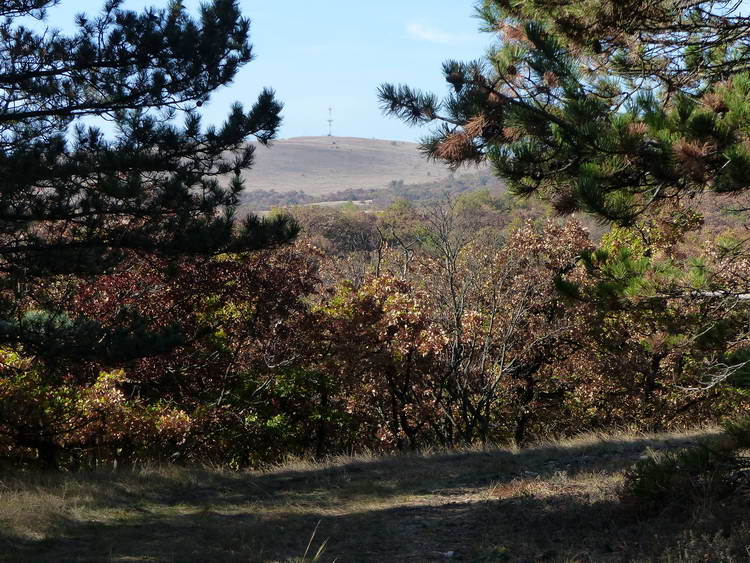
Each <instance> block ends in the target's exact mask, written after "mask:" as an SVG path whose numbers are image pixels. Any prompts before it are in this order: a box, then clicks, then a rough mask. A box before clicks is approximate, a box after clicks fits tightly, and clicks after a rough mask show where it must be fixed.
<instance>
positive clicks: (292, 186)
mask: <svg viewBox="0 0 750 563" xmlns="http://www.w3.org/2000/svg"><path fill="white" fill-rule="evenodd" d="M417 147H418V145H417V144H416V143H406V142H401V141H384V140H380V139H360V138H353V137H296V138H292V139H281V140H278V141H275V142H274V143H273V145H272V146H271V148H266V147H262V146H259V147H258V148H257V150H256V153H255V155H256V158H255V166H254V167H253V168H252V170H250V171H248V173H247V174H246V176H245V180H246V186H247V188H246V189H247V191H252V190H275V191H278V192H291V191H299V192H304V193H306V194H309V195H312V196H321V195H325V194H329V193H334V192H339V191H341V190H348V189H379V188H386V187H388V185H389V183H390V182H391V181H393V180H402V181H403V182H404V184H407V185H410V184H423V183H430V182H434V181H439V180H442V179H445V178H447V177H449V176H450V175H451V171H450V170H449V169H448V168H447V167H445V166H443V165H441V164H437V163H434V162H428V161H427V159H426V158H425V157H424V156H423V155H422V154H421V153H420V152H419V150H418V148H417ZM470 171H471V172H474V173H476V169H470Z"/></svg>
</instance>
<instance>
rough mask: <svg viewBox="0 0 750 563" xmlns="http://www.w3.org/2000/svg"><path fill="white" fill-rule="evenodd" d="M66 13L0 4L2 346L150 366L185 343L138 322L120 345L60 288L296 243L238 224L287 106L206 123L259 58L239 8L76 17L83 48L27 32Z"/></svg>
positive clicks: (14, 0) (59, 36) (290, 233)
mask: <svg viewBox="0 0 750 563" xmlns="http://www.w3.org/2000/svg"><path fill="white" fill-rule="evenodd" d="M54 4H57V1H56V0H0V16H2V18H3V19H2V23H0V107H1V108H2V109H0V143H1V145H0V346H3V345H6V346H8V345H11V346H19V345H21V346H23V347H24V348H25V349H26V350H28V351H30V352H33V353H35V354H43V355H46V356H49V357H56V356H65V355H67V356H74V357H75V356H76V355H79V356H80V355H82V354H84V353H85V355H86V357H91V358H96V357H101V358H104V357H109V358H110V359H117V358H119V359H122V358H125V357H128V356H137V355H147V354H149V353H154V352H156V351H159V350H164V349H166V348H167V347H168V346H169V345H170V342H172V343H174V342H175V341H176V340H177V337H176V335H175V334H174V333H170V335H166V334H165V335H161V336H160V337H157V335H149V334H147V333H146V332H144V331H143V330H142V329H140V328H139V326H142V323H139V322H138V321H137V320H136V319H132V322H131V323H130V325H129V326H128V327H125V328H120V329H119V330H118V331H115V332H116V333H113V332H111V331H110V332H107V331H105V330H104V329H103V328H102V327H99V326H98V325H97V323H96V322H95V321H93V320H91V319H85V318H70V317H69V316H67V315H64V314H62V313H61V310H62V309H63V307H61V306H60V301H61V300H62V299H64V298H65V292H64V291H62V290H61V288H60V282H61V280H69V279H86V277H87V276H94V275H97V274H99V273H102V272H105V271H107V270H111V269H112V268H113V267H115V266H116V265H117V264H118V263H120V262H121V261H122V260H123V259H124V257H126V256H127V255H128V253H134V252H135V253H140V254H144V255H153V256H159V257H166V258H172V257H179V256H185V255H211V254H217V253H222V252H227V251H233V252H234V251H246V250H254V249H259V248H263V247H266V246H269V245H274V244H279V243H283V242H286V241H288V240H290V239H291V238H293V237H294V235H295V234H296V230H297V228H296V225H295V224H294V222H293V221H291V220H289V219H288V218H285V217H283V216H282V217H277V218H275V219H273V220H263V219H260V218H258V217H254V216H250V217H248V218H246V219H244V220H242V221H239V220H238V219H237V218H236V215H235V211H236V208H237V206H238V205H239V196H240V193H241V191H242V189H243V181H242V178H241V176H240V174H241V172H242V171H244V170H247V169H248V168H250V166H251V165H252V162H253V145H251V144H248V143H247V142H246V141H247V140H248V139H249V138H250V137H254V138H255V139H257V141H259V142H260V143H261V144H268V143H269V142H270V141H271V140H272V139H273V138H274V136H275V134H276V132H277V129H278V127H279V125H280V121H281V118H280V112H281V109H282V106H281V105H280V103H279V102H278V101H277V100H276V99H275V95H274V92H273V91H272V90H269V89H266V90H264V91H263V92H262V93H261V94H260V96H259V97H258V99H257V101H256V102H255V103H254V104H253V105H252V107H250V108H249V109H243V107H242V106H241V105H240V104H235V105H234V106H233V107H232V108H231V110H230V112H229V116H228V118H227V119H226V121H225V122H224V123H223V125H221V126H219V127H216V126H209V127H204V126H203V125H202V123H201V118H200V116H199V114H198V108H199V107H200V106H202V105H203V104H204V103H205V102H206V101H208V99H209V96H210V94H211V93H212V92H213V91H214V90H216V89H217V88H219V87H221V86H224V85H227V84H229V83H230V82H231V81H232V79H233V78H234V77H235V75H236V74H237V71H238V70H239V69H240V67H241V66H243V65H244V64H245V63H247V62H249V61H251V60H252V58H253V53H252V48H251V45H250V44H249V42H248V39H249V26H250V22H249V20H248V19H246V18H244V17H243V16H242V15H241V14H240V12H239V8H238V4H237V2H236V0H213V1H212V2H210V3H206V4H204V5H203V6H202V7H201V9H200V17H199V18H198V19H193V18H191V17H190V15H189V14H188V13H187V11H186V10H185V8H184V7H183V6H182V3H181V2H180V1H178V0H175V1H172V2H170V4H169V6H168V7H167V8H165V9H147V10H145V11H143V12H140V13H138V12H133V11H129V10H125V9H123V8H122V7H121V4H122V0H107V2H106V4H105V5H104V7H103V10H102V11H101V13H100V14H99V15H98V16H96V17H94V18H91V19H90V18H88V17H86V16H84V15H80V16H77V20H76V31H75V33H73V34H72V35H65V34H64V33H62V32H59V31H49V30H47V31H45V32H40V31H36V29H37V28H38V26H31V27H29V25H28V22H29V18H30V17H33V18H37V19H39V20H44V18H45V8H48V7H50V6H52V5H54ZM96 120H106V121H107V122H108V124H109V125H108V127H106V129H107V130H108V132H107V133H105V132H103V131H102V130H101V128H100V127H97V126H95V125H92V121H93V122H94V123H95V122H96ZM66 305H69V304H66ZM126 316H127V315H125V317H126Z"/></svg>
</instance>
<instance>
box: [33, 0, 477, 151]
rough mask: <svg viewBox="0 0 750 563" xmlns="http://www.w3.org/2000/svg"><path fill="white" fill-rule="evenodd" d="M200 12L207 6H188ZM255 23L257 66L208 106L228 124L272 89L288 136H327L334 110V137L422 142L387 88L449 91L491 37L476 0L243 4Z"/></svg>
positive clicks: (94, 2)
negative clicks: (390, 110) (237, 110)
mask: <svg viewBox="0 0 750 563" xmlns="http://www.w3.org/2000/svg"><path fill="white" fill-rule="evenodd" d="M101 3H102V1H101V0H62V3H61V5H60V6H58V7H56V8H54V9H53V10H51V11H50V17H49V19H48V22H47V24H48V25H50V26H52V25H54V26H55V27H62V28H64V29H66V28H67V27H68V26H67V25H64V23H65V22H71V21H72V17H73V15H74V14H75V13H79V12H82V11H83V12H87V13H90V14H91V13H95V12H96V11H98V9H99V7H100V6H101ZM166 3H167V0H127V1H126V3H125V6H126V7H128V8H132V9H140V8H143V7H144V6H147V5H150V6H165V5H166ZM184 3H185V6H186V7H187V8H188V9H190V10H195V9H196V8H197V6H198V5H199V3H200V2H199V0H185V2H184ZM240 5H241V7H242V11H243V13H244V14H245V15H246V16H248V17H250V18H251V20H252V29H251V40H252V43H253V45H254V47H255V54H256V60H255V61H253V62H251V63H250V64H248V65H247V66H246V67H244V68H243V69H242V71H241V72H240V74H239V75H238V77H237V78H236V79H235V82H234V83H233V84H232V85H231V86H229V87H227V88H224V89H222V90H221V91H219V92H217V93H216V94H215V95H214V96H213V99H212V101H211V103H210V104H208V105H207V106H205V107H204V110H205V111H204V115H205V117H206V120H207V121H210V122H219V121H221V120H222V119H223V117H224V116H225V114H226V111H227V108H228V106H229V105H230V104H231V103H232V102H233V101H235V100H239V101H244V102H245V103H246V104H250V103H252V101H253V100H254V99H255V97H256V96H257V94H258V92H259V91H260V89H261V88H262V87H264V86H270V87H272V88H274V89H275V90H276V92H277V94H278V97H279V98H280V99H281V100H282V101H283V102H284V105H285V109H284V125H283V127H282V130H281V134H280V137H296V136H304V135H323V134H326V133H327V131H328V125H327V123H326V120H327V119H328V107H329V106H330V107H332V108H333V113H334V116H333V117H334V120H335V122H334V135H340V136H353V137H375V138H381V139H396V140H403V141H414V140H417V139H418V138H419V137H420V136H421V135H422V134H423V133H424V130H419V129H414V128H411V127H407V126H406V125H403V124H402V123H400V122H399V121H397V120H395V119H393V118H387V117H384V116H383V115H382V114H381V113H380V111H379V109H378V104H377V97H376V89H377V87H378V85H379V84H380V83H381V82H396V83H399V82H404V83H407V84H409V85H410V86H414V87H418V88H422V89H425V90H431V91H434V92H436V93H439V94H442V93H443V92H445V91H446V85H445V83H444V82H443V80H442V76H441V72H440V68H441V64H442V62H443V61H444V60H446V59H449V58H456V59H462V60H469V59H475V58H477V57H479V56H481V55H482V54H483V53H484V51H485V49H486V46H487V45H488V44H489V41H490V38H489V37H488V36H487V35H485V34H480V33H479V32H478V31H477V28H478V25H479V22H478V20H477V19H475V18H474V17H473V13H474V11H473V5H474V2H473V0H458V1H456V0H401V1H397V0H381V1H379V2H368V1H362V0H317V1H310V0H240Z"/></svg>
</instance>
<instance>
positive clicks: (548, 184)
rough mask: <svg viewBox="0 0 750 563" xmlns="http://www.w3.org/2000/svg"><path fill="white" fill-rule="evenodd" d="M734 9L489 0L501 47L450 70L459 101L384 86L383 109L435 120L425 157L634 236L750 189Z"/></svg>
mask: <svg viewBox="0 0 750 563" xmlns="http://www.w3.org/2000/svg"><path fill="white" fill-rule="evenodd" d="M740 8H741V6H740V4H739V3H737V2H723V1H720V2H714V1H704V0H685V1H681V0H680V1H675V0H633V1H625V2H623V1H621V0H584V1H581V2H551V1H550V0H520V1H513V2H511V1H508V0H486V1H484V2H482V3H481V4H480V5H479V6H478V8H477V11H478V14H479V15H480V16H481V18H482V20H483V22H484V30H485V31H488V32H490V33H492V34H493V35H494V36H496V37H498V38H499V41H498V44H497V45H495V46H494V47H493V48H492V49H491V50H490V51H489V53H488V55H487V57H485V58H484V59H482V60H478V61H474V62H469V63H463V62H457V61H449V62H447V63H445V65H444V69H443V70H444V74H445V79H446V81H447V82H448V83H449V84H450V86H451V89H452V92H451V93H450V95H449V96H448V97H447V98H446V99H444V100H439V99H438V98H437V97H436V96H435V95H432V94H426V93H423V92H420V91H416V90H413V89H411V88H409V87H408V86H394V85H390V84H385V85H383V86H381V88H380V92H379V94H380V100H381V103H382V107H383V109H384V111H385V112H386V113H388V114H392V115H395V116H398V117H400V118H401V119H403V120H405V121H407V122H410V123H415V124H428V123H438V127H437V129H436V130H434V132H433V134H431V135H430V136H428V137H427V138H426V139H425V140H424V142H423V148H424V150H425V151H426V153H427V154H428V155H429V156H430V157H433V158H436V159H440V160H443V161H446V162H448V163H450V164H452V165H460V164H462V163H465V162H472V161H478V160H482V159H485V158H486V159H488V160H489V161H490V162H491V163H492V165H493V166H494V168H495V170H496V172H497V173H498V174H499V175H500V176H502V177H503V178H505V179H506V180H507V181H508V183H509V186H510V187H511V189H512V190H513V191H514V192H515V193H517V194H521V195H529V194H542V195H544V196H545V197H547V198H549V199H550V200H551V201H552V202H553V203H554V205H555V207H556V208H557V209H558V210H559V211H561V212H571V211H575V210H585V211H588V212H590V213H593V214H595V215H596V216H598V217H599V218H601V219H602V220H604V221H613V222H617V223H619V224H622V225H630V224H633V223H634V222H635V221H637V220H638V218H639V217H641V216H643V214H644V213H646V214H648V213H651V212H654V211H655V210H656V209H657V208H659V207H663V206H664V205H674V204H675V202H681V201H685V200H689V199H690V198H693V197H695V196H696V195H698V194H701V193H702V192H706V191H713V192H718V193H725V194H737V193H741V192H745V191H747V190H748V188H750V143H749V141H750V112H748V109H747V108H748V107H749V106H748V104H749V103H750V34H749V33H748V32H747V29H748V26H749V25H750V17H747V16H745V15H743V13H742V11H741V9H740Z"/></svg>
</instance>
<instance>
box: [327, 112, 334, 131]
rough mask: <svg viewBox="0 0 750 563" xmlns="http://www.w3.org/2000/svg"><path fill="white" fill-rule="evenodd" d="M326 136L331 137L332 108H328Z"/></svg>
mask: <svg viewBox="0 0 750 563" xmlns="http://www.w3.org/2000/svg"><path fill="white" fill-rule="evenodd" d="M328 136H329V137H333V108H328Z"/></svg>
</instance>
